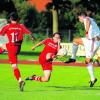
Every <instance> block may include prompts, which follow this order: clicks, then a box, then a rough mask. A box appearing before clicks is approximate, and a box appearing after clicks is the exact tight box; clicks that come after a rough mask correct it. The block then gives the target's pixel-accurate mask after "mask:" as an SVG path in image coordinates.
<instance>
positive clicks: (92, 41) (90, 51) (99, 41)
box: [65, 13, 100, 87]
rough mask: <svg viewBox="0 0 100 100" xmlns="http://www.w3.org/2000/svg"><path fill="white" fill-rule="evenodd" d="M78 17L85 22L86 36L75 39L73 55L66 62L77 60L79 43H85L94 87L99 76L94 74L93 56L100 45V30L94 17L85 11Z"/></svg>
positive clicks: (91, 85) (91, 84) (87, 62)
mask: <svg viewBox="0 0 100 100" xmlns="http://www.w3.org/2000/svg"><path fill="white" fill-rule="evenodd" d="M78 19H79V21H80V22H81V23H83V24H84V27H85V34H86V37H84V38H78V39H74V41H73V46H72V57H71V58H70V59H69V60H68V61H66V62H65V63H71V62H75V61H76V53H77V50H78V45H79V44H81V45H82V44H83V45H84V48H85V54H86V60H85V62H86V64H87V69H88V72H89V75H90V79H91V80H90V87H93V86H94V84H95V82H96V81H97V78H95V76H94V69H93V63H92V58H93V56H94V55H95V53H96V51H97V50H98V48H99V46H100V30H99V27H98V26H97V24H96V22H95V21H94V19H93V18H90V17H87V16H86V14H85V13H80V14H78Z"/></svg>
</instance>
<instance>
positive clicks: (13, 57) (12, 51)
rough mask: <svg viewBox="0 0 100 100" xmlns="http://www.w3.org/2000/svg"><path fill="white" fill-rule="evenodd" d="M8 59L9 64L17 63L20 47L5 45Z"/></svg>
mask: <svg viewBox="0 0 100 100" xmlns="http://www.w3.org/2000/svg"><path fill="white" fill-rule="evenodd" d="M6 47H7V51H8V57H9V61H10V63H11V64H16V63H17V54H18V53H19V52H20V48H21V45H14V44H7V45H6Z"/></svg>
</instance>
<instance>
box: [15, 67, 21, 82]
mask: <svg viewBox="0 0 100 100" xmlns="http://www.w3.org/2000/svg"><path fill="white" fill-rule="evenodd" d="M14 76H15V77H16V79H17V80H18V81H19V78H20V77H21V75H20V71H19V69H18V68H15V69H14Z"/></svg>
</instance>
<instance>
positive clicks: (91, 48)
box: [82, 38, 100, 58]
mask: <svg viewBox="0 0 100 100" xmlns="http://www.w3.org/2000/svg"><path fill="white" fill-rule="evenodd" d="M82 41H83V45H84V48H85V54H86V58H92V57H93V56H94V55H95V53H96V51H97V50H98V48H99V47H100V41H93V40H92V39H87V38H82Z"/></svg>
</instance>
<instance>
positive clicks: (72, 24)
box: [0, 0, 100, 42]
mask: <svg viewBox="0 0 100 100" xmlns="http://www.w3.org/2000/svg"><path fill="white" fill-rule="evenodd" d="M99 2H100V1H99V0H0V19H7V21H9V20H8V15H9V13H11V12H13V11H15V12H17V13H18V15H19V17H20V19H19V22H20V23H23V24H25V26H26V27H28V28H29V29H30V30H31V31H32V33H33V34H34V35H35V37H36V38H37V40H39V41H40V40H42V39H44V38H45V37H50V36H51V35H52V34H53V33H55V32H58V31H59V32H61V34H62V37H63V42H72V40H73V38H74V37H80V36H84V35H85V34H84V29H83V26H82V24H81V23H80V22H79V21H78V19H77V13H79V12H81V11H85V12H86V13H87V15H88V16H91V17H94V19H95V20H96V22H97V23H98V25H99V26H100V3H99ZM27 40H29V37H28V36H25V41H27Z"/></svg>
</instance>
